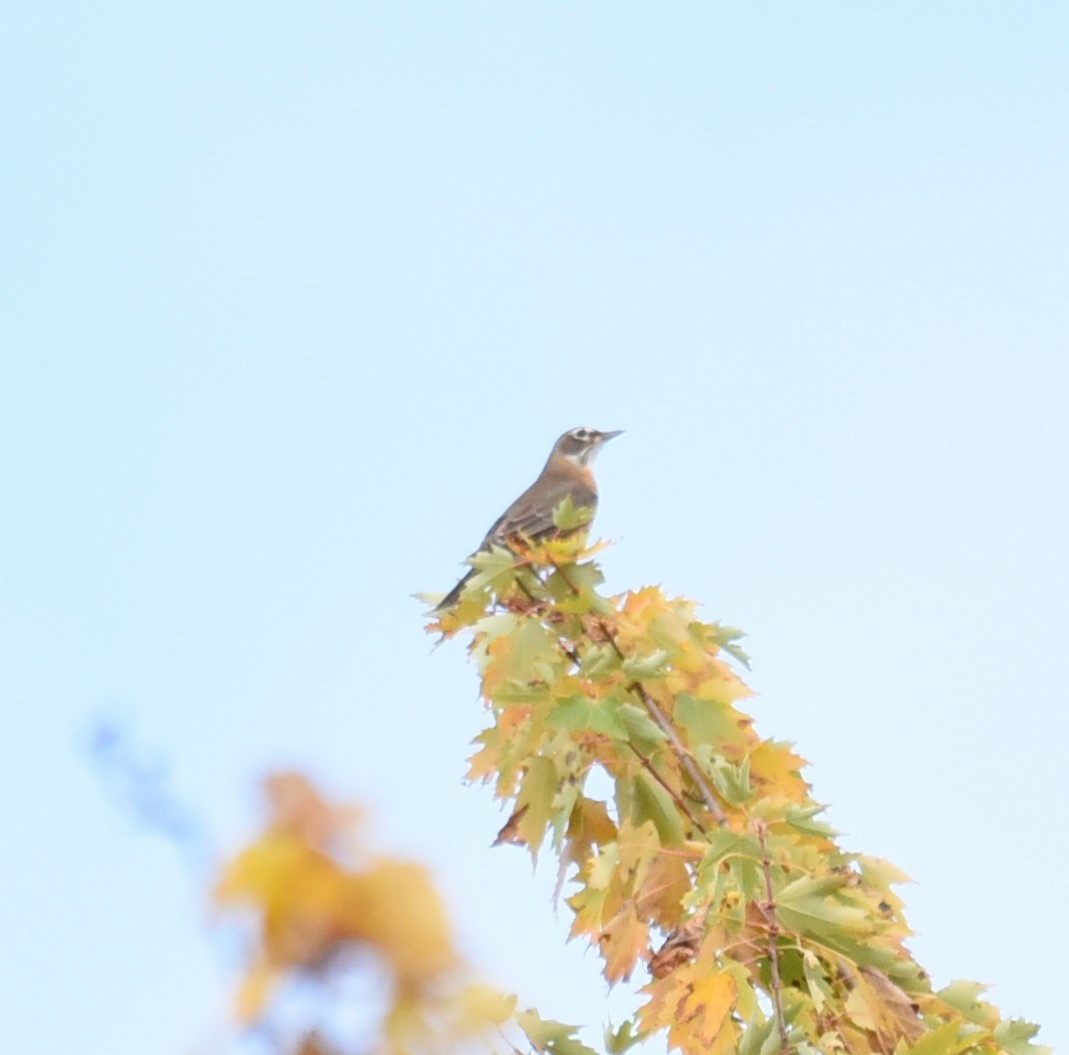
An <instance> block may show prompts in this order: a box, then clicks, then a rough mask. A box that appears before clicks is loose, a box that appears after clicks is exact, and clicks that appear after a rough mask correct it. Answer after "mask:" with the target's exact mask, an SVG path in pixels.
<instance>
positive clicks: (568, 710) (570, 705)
mask: <svg viewBox="0 0 1069 1055" xmlns="http://www.w3.org/2000/svg"><path fill="white" fill-rule="evenodd" d="M546 725H547V726H549V727H550V728H553V729H570V730H572V731H573V732H574V731H576V730H580V729H589V730H590V731H591V732H595V733H601V734H602V735H603V736H611V737H613V738H614V739H617V740H626V739H627V726H626V725H624V722H623V719H621V717H620V714H619V707H618V705H617V703H616V702H615V701H614V700H592V699H590V698H589V697H588V696H579V695H576V696H569V697H568V698H567V699H566V700H561V701H560V703H558V704H557V706H556V707H554V708H553V710H551V711H550V712H549V714H548V715H547V716H546Z"/></svg>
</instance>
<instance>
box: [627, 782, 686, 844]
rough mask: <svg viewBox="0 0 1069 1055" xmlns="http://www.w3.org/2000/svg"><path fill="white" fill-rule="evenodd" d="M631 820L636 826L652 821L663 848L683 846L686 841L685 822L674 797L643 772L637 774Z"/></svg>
mask: <svg viewBox="0 0 1069 1055" xmlns="http://www.w3.org/2000/svg"><path fill="white" fill-rule="evenodd" d="M631 819H632V822H633V823H634V824H635V825H636V826H638V825H640V824H642V823H643V822H644V821H652V822H653V826H654V827H655V828H656V829H657V836H658V838H659V839H660V840H661V845H662V846H681V845H682V844H683V842H684V841H685V837H684V834H683V820H682V818H681V817H680V816H679V809H678V808H677V807H676V804H675V802H673V801H672V796H671V795H669V794H668V792H667V791H666V790H665V789H664V788H663V787H662V786H661V785H660V784H658V783H657V781H656V780H654V779H653V777H651V776H650V775H649V774H648V773H645V772H642V771H640V772H638V773H636V774H635V780H634V799H633V803H632V814H631Z"/></svg>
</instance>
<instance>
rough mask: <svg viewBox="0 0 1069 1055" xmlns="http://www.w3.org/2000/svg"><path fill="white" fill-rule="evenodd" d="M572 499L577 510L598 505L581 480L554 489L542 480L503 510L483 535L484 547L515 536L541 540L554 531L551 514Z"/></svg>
mask: <svg viewBox="0 0 1069 1055" xmlns="http://www.w3.org/2000/svg"><path fill="white" fill-rule="evenodd" d="M569 497H570V498H571V500H572V503H573V504H574V505H575V507H576V508H577V509H579V508H586V509H593V508H594V507H595V506H596V505H597V501H598V495H597V492H596V491H595V490H594V489H593V488H592V487H589V486H588V485H587V484H586V482H585V481H583V480H575V479H563V480H560V481H559V482H557V483H556V486H552V485H551V486H546V481H545V480H543V481H541V482H540V483H539V484H536V485H534V486H532V487H530V488H528V489H527V490H526V491H524V493H523V494H522V495H520V497H519V498H517V499H516V501H515V502H513V503H512V505H510V506H509V507H508V509H506V510H505V512H504V513H503V514H502V515H501V516H500V517H499V518H498V520H497V522H496V523H495V524H494V526H493V527H492V528H490V530H489V531H488V532H487V533H486V538H485V540H484V541H483V545H484V546H487V545H489V544H490V543H493V542H504V541H506V540H507V539H509V538H513V537H515V536H517V535H520V536H523V537H526V538H530V539H540V538H545V537H546V536H547V535H552V534H553V533H554V531H556V529H557V528H556V525H555V524H554V523H553V511H554V510H555V509H556V508H557V506H559V505H560V504H561V502H563V501H564V500H565V499H566V498H569Z"/></svg>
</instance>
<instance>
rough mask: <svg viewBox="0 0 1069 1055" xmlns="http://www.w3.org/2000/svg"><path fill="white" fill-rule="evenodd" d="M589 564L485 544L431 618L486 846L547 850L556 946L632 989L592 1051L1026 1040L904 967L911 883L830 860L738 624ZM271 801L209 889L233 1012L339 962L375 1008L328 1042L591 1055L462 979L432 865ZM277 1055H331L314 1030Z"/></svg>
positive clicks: (290, 781) (280, 799) (252, 1014)
mask: <svg viewBox="0 0 1069 1055" xmlns="http://www.w3.org/2000/svg"><path fill="white" fill-rule="evenodd" d="M563 513H564V515H571V512H570V511H569V510H564V511H563ZM595 552H596V550H587V549H583V548H582V542H581V541H580V540H579V539H577V538H573V539H572V540H570V541H566V540H557V541H552V542H548V543H545V544H543V545H541V546H539V547H536V548H533V549H527V550H524V551H522V552H519V553H513V552H511V551H509V550H504V549H494V550H492V551H490V552H487V553H480V554H478V555H476V556H475V557H474V558H472V563H473V564H474V566H475V568H476V574H475V575H473V576H472V577H471V579H470V580H469V582H468V584H467V586H466V588H465V590H464V592H463V595H462V597H461V600H460V602H459V604H458V605H457V606H456V607H455V608H454V609H452V610H450V611H447V612H444V613H442V614H441V615H440V616H439V618H438V619H437V621H435V622H433V623H431V624H430V626H429V629H430V630H431V631H432V632H433V633H436V634H440V635H442V636H443V637H445V638H451V637H454V636H455V635H457V634H461V633H464V634H466V635H468V637H469V641H470V644H469V648H470V653H471V656H472V658H473V660H474V663H475V665H476V667H477V669H478V673H479V677H480V679H481V686H482V696H483V699H484V701H485V704H486V708H487V712H488V716H489V721H488V724H487V727H486V728H485V729H484V730H483V731H482V732H481V733H479V734H478V736H477V737H476V738H475V740H476V744H477V750H476V751H475V754H474V756H473V757H472V759H471V763H470V774H469V775H470V779H471V780H472V781H475V782H482V783H487V784H490V785H491V786H492V788H493V791H494V794H495V795H496V796H497V797H498V798H499V799H501V800H502V801H503V803H504V804H505V806H506V808H507V820H506V822H505V824H504V825H503V826H502V828H501V830H500V831H499V832H498V833H497V838H496V840H495V841H496V842H497V843H498V844H516V845H518V846H521V847H523V848H525V849H526V850H527V851H528V852H529V853H530V854H531V856H532V857H534V858H537V857H538V856H539V855H545V854H547V853H549V854H551V855H553V856H554V857H555V858H556V861H557V865H558V870H559V876H560V889H561V891H562V894H563V898H564V901H565V903H566V905H567V907H568V909H569V910H570V913H571V935H572V937H573V938H578V939H580V940H583V941H586V942H588V943H589V944H590V945H591V946H593V948H594V949H595V950H596V951H597V954H598V956H599V957H600V962H601V970H602V972H603V974H604V976H605V978H606V979H607V981H608V982H609V983H610V984H611V985H624V984H631V985H634V986H635V987H636V989H637V995H638V997H639V1008H638V1011H637V1013H636V1014H635V1016H634V1019H633V1020H630V1021H625V1022H624V1023H622V1024H620V1025H619V1026H618V1028H616V1029H613V1030H609V1031H607V1032H606V1035H605V1048H606V1050H607V1051H608V1053H609V1055H620V1053H622V1052H623V1051H625V1050H626V1049H628V1048H630V1047H633V1046H635V1045H638V1044H642V1043H643V1041H645V1040H647V1039H649V1040H657V1047H660V1048H663V1045H664V1043H665V1042H666V1043H667V1044H668V1046H669V1047H670V1048H672V1049H675V1050H677V1051H679V1052H682V1053H683V1055H727V1053H737V1055H776V1053H784V1055H785V1053H788V1052H798V1053H800V1055H813V1053H825V1055H840V1053H842V1055H997V1053H1000V1052H1005V1053H1007V1055H1039V1053H1041V1052H1044V1051H1046V1050H1047V1049H1043V1048H1040V1047H1038V1046H1036V1045H1034V1044H1033V1043H1032V1038H1033V1037H1034V1035H1035V1033H1036V1027H1035V1026H1032V1025H1030V1024H1028V1023H1026V1022H1021V1021H1010V1020H1004V1019H1002V1018H1001V1017H1000V1015H999V1013H998V1012H997V1011H996V1009H995V1008H993V1007H992V1006H991V1005H990V1004H988V1003H986V1002H984V1000H983V999H982V996H981V995H982V987H981V986H979V985H976V984H974V983H969V982H952V983H950V984H949V985H945V986H943V987H941V988H936V987H935V986H934V985H933V983H932V981H931V979H930V978H929V977H928V975H927V974H926V973H925V971H924V970H923V969H922V968H921V967H920V965H919V964H918V963H917V962H916V961H915V960H914V958H913V956H912V955H911V953H910V951H909V949H908V947H907V944H906V943H907V940H908V938H909V936H910V930H909V927H908V925H907V923H906V920H905V916H904V913H903V905H902V901H901V900H900V898H899V896H898V895H897V893H896V892H895V890H894V887H895V885H896V884H899V883H901V882H902V881H903V880H904V879H905V876H903V875H902V874H901V873H900V872H899V871H898V870H897V869H896V868H895V867H894V866H893V865H891V864H889V863H888V862H887V861H884V860H881V859H879V858H875V857H869V856H866V855H864V854H858V853H852V852H848V851H846V850H844V849H843V848H842V847H841V846H840V845H839V842H838V840H837V835H836V832H835V831H833V830H832V828H831V827H829V826H828V824H827V823H825V821H824V820H823V819H822V817H821V814H822V812H823V807H822V806H821V804H820V803H818V802H816V801H814V800H813V798H812V796H811V794H810V787H809V785H808V784H807V782H806V781H805V779H804V777H803V776H802V769H803V767H804V765H805V763H804V761H803V759H801V758H800V757H799V756H798V755H797V754H795V753H794V751H793V750H792V748H791V746H790V745H789V744H787V743H782V742H777V741H775V740H771V739H766V738H763V737H762V736H760V735H759V734H758V733H757V731H756V730H755V729H754V725H753V721H752V719H751V718H750V717H749V716H748V715H747V714H746V712H745V711H744V710H743V709H742V703H743V701H745V699H746V698H747V697H748V696H749V695H750V690H749V689H748V688H747V687H746V685H745V683H744V682H743V681H742V680H741V678H740V677H739V675H738V673H737V672H736V670H737V668H738V667H739V666H740V665H742V666H745V665H746V656H745V654H744V653H743V652H742V650H741V649H740V648H739V644H738V641H739V638H740V634H739V632H738V631H736V630H734V629H732V628H730V627H726V626H721V625H719V624H717V623H709V622H704V621H702V620H700V619H698V618H697V615H696V608H695V605H694V603H693V602H691V601H687V600H683V599H680V598H671V597H666V596H665V595H664V594H663V593H662V592H661V591H660V590H659V589H657V588H655V587H646V588H644V589H641V590H638V591H635V592H631V593H625V594H621V595H619V596H606V595H604V594H602V593H600V592H599V586H600V585H601V583H602V575H601V572H600V570H599V567H598V565H597V563H596V562H595V561H594V559H593V556H594V554H595ZM267 795H268V801H269V816H268V821H267V824H266V827H265V830H264V832H263V834H262V835H261V836H260V837H259V838H258V839H257V840H256V841H255V842H254V843H253V844H252V845H250V846H248V847H247V848H246V849H245V850H243V851H242V852H241V853H239V854H238V855H237V856H236V857H235V858H234V859H233V860H232V861H231V862H230V863H229V864H228V865H227V866H226V868H225V870H224V873H223V875H222V878H221V881H220V883H219V885H218V889H217V892H216V899H217V903H218V904H219V905H220V906H222V907H223V908H224V909H226V910H228V911H236V910H242V911H244V913H245V914H246V917H247V918H248V919H249V921H250V922H251V926H252V930H251V934H252V941H251V945H250V952H249V957H248V963H247V968H246V972H245V976H244V979H243V981H242V983H241V986H240V989H239V993H238V997H237V1005H238V1009H239V1014H240V1017H241V1019H242V1021H243V1022H245V1023H246V1024H247V1025H249V1026H251V1027H256V1026H258V1025H261V1024H262V1023H264V1022H265V1021H268V1020H269V1019H270V1017H271V1015H272V1013H273V1010H274V1008H275V1006H276V1005H277V1003H278V1000H279V994H280V993H282V992H284V990H285V988H286V986H287V985H288V984H290V983H291V982H292V981H293V980H294V979H304V980H306V981H308V980H310V981H311V982H312V983H313V984H318V985H320V986H321V987H322V988H321V991H322V993H323V994H324V999H325V1000H327V1001H329V1000H330V999H332V994H333V993H335V992H336V990H334V991H332V990H331V987H330V985H329V982H330V980H331V978H332V977H333V976H334V973H335V972H337V971H339V970H343V969H345V966H346V964H347V963H348V964H351V963H352V960H353V957H356V958H357V960H358V962H361V963H363V964H364V965H365V967H366V966H367V965H368V964H369V963H370V964H371V966H372V969H373V970H374V971H375V972H376V973H377V974H378V975H379V976H380V977H381V978H384V979H385V980H386V984H385V989H386V992H387V997H386V1000H385V1003H384V1005H383V1008H382V1014H381V1016H380V1020H379V1021H377V1022H374V1023H373V1024H372V1025H373V1029H372V1034H373V1039H372V1040H371V1041H369V1042H366V1043H363V1044H361V1045H360V1046H359V1048H351V1049H345V1050H346V1051H348V1050H353V1051H355V1050H360V1051H365V1050H375V1051H382V1052H389V1053H392V1055H401V1053H412V1055H417V1053H421V1052H426V1053H430V1052H448V1051H454V1050H456V1051H489V1050H494V1051H502V1052H513V1053H517V1052H523V1051H537V1052H545V1053H551V1055H594V1052H593V1049H591V1048H590V1047H588V1046H587V1045H586V1044H584V1043H583V1042H582V1041H581V1040H580V1039H579V1037H578V1035H577V1029H576V1027H573V1026H568V1025H563V1024H561V1023H559V1022H555V1021H553V1020H552V1019H550V1018H543V1017H542V1016H541V1015H540V1014H539V1013H538V1012H536V1011H534V1010H525V1011H517V1010H516V1008H517V1002H516V999H515V998H514V997H511V996H507V995H504V994H501V993H498V992H496V991H495V990H494V989H492V988H490V987H488V986H485V985H480V984H475V983H473V982H472V981H471V979H470V978H469V977H467V975H466V971H465V969H464V967H463V966H462V965H461V964H459V962H458V959H457V956H456V954H455V952H454V951H453V945H452V941H451V937H450V933H449V928H448V925H447V922H446V918H445V913H444V911H443V908H442V904H441V902H440V900H439V898H438V896H437V894H436V893H435V890H434V888H433V886H432V885H431V883H430V880H429V878H428V877H427V875H426V874H425V873H424V872H423V870H422V869H420V868H418V867H416V866H414V865H411V864H408V863H404V862H399V861H396V860H393V859H391V858H385V857H379V856H374V855H372V854H371V853H370V851H369V850H368V848H367V846H366V845H364V842H363V839H362V833H361V828H360V825H359V818H358V816H357V815H356V814H354V813H353V812H352V811H349V810H345V809H342V808H339V807H335V806H331V805H329V804H328V803H326V802H325V801H324V800H323V799H322V798H321V797H320V796H319V795H318V794H317V793H316V792H315V791H314V790H313V789H312V787H311V786H310V785H309V784H308V783H307V782H306V781H305V780H304V779H303V778H300V777H297V776H294V775H282V776H279V777H276V778H273V779H272V780H271V781H269V782H268V785H267ZM489 834H490V833H488V836H489ZM488 841H489V839H488ZM658 1038H659V1039H658ZM274 1050H277V1051H280V1052H286V1053H297V1052H299V1053H300V1055H323V1053H325V1052H328V1051H339V1050H341V1049H338V1048H332V1047H330V1046H329V1045H328V1044H327V1043H326V1041H324V1040H323V1039H322V1037H321V1036H320V1035H319V1033H318V1032H317V1031H316V1030H314V1029H312V1030H306V1031H304V1032H303V1033H300V1034H298V1035H297V1036H296V1037H295V1038H293V1039H292V1041H291V1042H290V1043H288V1044H281V1045H276V1046H275V1048H274Z"/></svg>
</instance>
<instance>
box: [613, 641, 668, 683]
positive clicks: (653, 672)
mask: <svg viewBox="0 0 1069 1055" xmlns="http://www.w3.org/2000/svg"><path fill="white" fill-rule="evenodd" d="M667 660H668V653H667V652H666V651H665V650H664V649H663V648H658V649H655V650H654V651H653V652H649V653H647V654H646V655H644V656H628V657H627V659H625V660H624V661H623V664H622V666H623V671H624V673H625V674H626V675H627V676H628V677H629V678H631V679H632V680H634V681H649V680H650V679H651V678H660V677H663V676H664V673H665V663H666V662H667Z"/></svg>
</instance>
